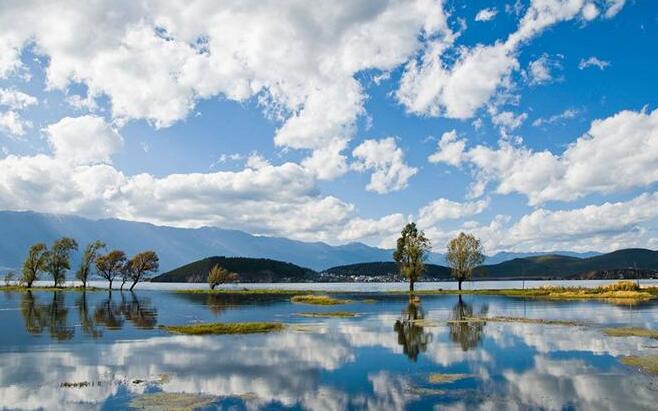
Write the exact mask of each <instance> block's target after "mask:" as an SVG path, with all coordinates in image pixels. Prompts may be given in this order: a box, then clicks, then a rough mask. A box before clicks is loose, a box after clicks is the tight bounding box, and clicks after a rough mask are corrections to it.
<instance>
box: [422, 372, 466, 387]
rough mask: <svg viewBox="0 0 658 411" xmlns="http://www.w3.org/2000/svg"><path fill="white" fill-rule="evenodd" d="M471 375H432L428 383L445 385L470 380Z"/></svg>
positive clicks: (428, 378)
mask: <svg viewBox="0 0 658 411" xmlns="http://www.w3.org/2000/svg"><path fill="white" fill-rule="evenodd" d="M469 377H470V375H468V374H441V373H434V374H430V375H429V376H428V377H427V382H429V383H430V384H444V383H449V382H455V381H459V380H463V379H465V378H469Z"/></svg>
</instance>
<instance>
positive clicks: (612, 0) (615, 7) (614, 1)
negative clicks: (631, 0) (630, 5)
mask: <svg viewBox="0 0 658 411" xmlns="http://www.w3.org/2000/svg"><path fill="white" fill-rule="evenodd" d="M625 3H626V0H606V5H607V6H608V9H607V10H606V12H605V17H606V18H612V17H614V16H615V15H617V13H619V12H620V11H621V9H622V8H623V7H624V4H625Z"/></svg>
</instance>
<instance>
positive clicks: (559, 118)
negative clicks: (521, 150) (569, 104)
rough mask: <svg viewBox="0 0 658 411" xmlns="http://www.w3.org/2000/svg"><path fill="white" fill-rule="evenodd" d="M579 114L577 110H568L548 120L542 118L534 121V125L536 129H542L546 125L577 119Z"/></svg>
mask: <svg viewBox="0 0 658 411" xmlns="http://www.w3.org/2000/svg"><path fill="white" fill-rule="evenodd" d="M578 113H579V111H578V110H576V109H575V108H568V109H566V110H564V111H563V112H562V113H560V114H554V115H552V116H550V117H548V118H543V117H540V118H538V119H536V120H535V121H533V122H532V125H533V126H534V127H540V126H542V125H544V124H554V123H558V122H562V120H569V119H572V118H575V117H576V116H577V115H578Z"/></svg>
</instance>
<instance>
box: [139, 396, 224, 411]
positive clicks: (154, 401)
mask: <svg viewBox="0 0 658 411" xmlns="http://www.w3.org/2000/svg"><path fill="white" fill-rule="evenodd" d="M214 400H215V397H213V396H211V395H203V394H188V393H171V392H157V393H152V394H142V395H139V396H137V397H135V398H134V399H133V400H132V401H131V402H130V406H131V407H132V408H136V409H138V410H148V411H156V410H168V411H184V410H194V409H197V408H202V407H207V406H208V405H210V404H212V402H213V401H214Z"/></svg>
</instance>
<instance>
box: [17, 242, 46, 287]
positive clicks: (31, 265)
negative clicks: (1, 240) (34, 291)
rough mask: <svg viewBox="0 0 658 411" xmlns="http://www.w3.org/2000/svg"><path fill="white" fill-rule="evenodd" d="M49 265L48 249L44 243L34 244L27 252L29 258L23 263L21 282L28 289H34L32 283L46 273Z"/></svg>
mask: <svg viewBox="0 0 658 411" xmlns="http://www.w3.org/2000/svg"><path fill="white" fill-rule="evenodd" d="M47 263H48V247H46V245H45V244H44V243H36V244H33V245H32V246H31V247H30V249H29V250H28V252H27V257H25V261H24V262H23V267H22V269H21V272H22V275H23V276H22V278H21V282H22V283H23V284H25V286H26V287H27V288H31V287H32V283H34V282H35V281H38V280H39V275H40V274H41V273H42V272H43V271H45V269H46V264H47Z"/></svg>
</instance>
